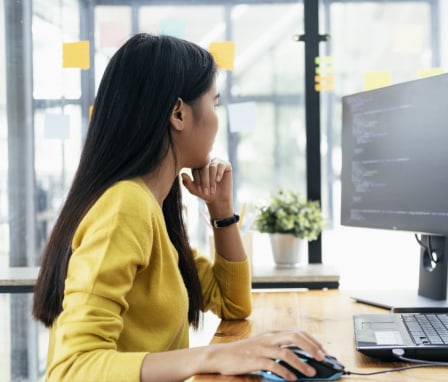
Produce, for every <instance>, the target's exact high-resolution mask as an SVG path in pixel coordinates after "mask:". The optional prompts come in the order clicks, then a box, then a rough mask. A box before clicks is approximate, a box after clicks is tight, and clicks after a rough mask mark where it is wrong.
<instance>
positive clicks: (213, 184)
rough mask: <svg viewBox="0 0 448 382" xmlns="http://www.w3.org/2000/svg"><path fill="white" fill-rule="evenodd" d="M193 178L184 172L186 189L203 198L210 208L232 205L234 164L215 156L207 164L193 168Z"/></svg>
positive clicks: (183, 177) (183, 180)
mask: <svg viewBox="0 0 448 382" xmlns="http://www.w3.org/2000/svg"><path fill="white" fill-rule="evenodd" d="M191 174H192V178H191V177H190V176H189V175H188V174H186V173H182V175H181V176H182V182H183V184H184V186H185V187H186V189H187V190H188V191H189V192H190V193H192V194H193V195H196V196H197V197H199V198H201V199H203V200H204V201H205V202H206V203H207V205H208V207H209V209H210V208H211V207H213V205H216V206H222V207H224V206H225V205H227V207H229V204H230V207H231V206H232V186H233V183H232V166H231V164H230V163H229V162H226V161H224V160H222V159H219V158H213V159H212V160H211V161H210V162H209V163H208V164H207V165H206V166H204V167H202V168H196V169H192V171H191Z"/></svg>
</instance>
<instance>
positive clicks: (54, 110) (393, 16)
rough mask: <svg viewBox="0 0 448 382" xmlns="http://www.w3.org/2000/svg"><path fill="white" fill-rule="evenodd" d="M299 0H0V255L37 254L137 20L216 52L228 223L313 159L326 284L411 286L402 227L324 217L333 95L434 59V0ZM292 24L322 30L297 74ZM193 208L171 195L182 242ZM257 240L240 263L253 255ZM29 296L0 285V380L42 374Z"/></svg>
mask: <svg viewBox="0 0 448 382" xmlns="http://www.w3.org/2000/svg"><path fill="white" fill-rule="evenodd" d="M306 1H308V0H303V1H300V0H299V1H273V0H271V1H263V0H253V1H236V0H216V1H214V0H208V1H188V0H173V1H170V0H166V1H161V0H160V1H151V0H132V1H130V0H129V1H126V0H96V1H95V0H0V26H1V27H0V269H6V268H8V267H33V266H37V265H39V262H40V256H41V253H42V249H43V246H44V244H45V241H46V238H47V236H48V233H49V232H50V230H51V228H52V224H53V222H54V219H55V217H56V216H57V213H58V210H59V208H60V206H61V203H62V202H63V200H64V198H65V195H66V193H67V191H68V188H69V186H70V183H71V180H72V178H73V175H74V172H75V171H76V168H77V163H78V159H79V155H80V152H81V149H82V145H83V139H84V137H85V135H86V131H87V129H88V121H89V113H90V111H91V105H92V104H93V100H94V98H95V92H96V89H97V86H98V83H99V81H100V79H101V76H102V73H103V71H104V69H105V66H106V64H107V63H108V61H109V59H110V58H111V56H112V55H113V54H114V52H115V51H116V50H117V48H118V47H119V46H120V45H121V44H122V43H123V42H124V41H126V40H127V38H128V37H130V36H131V35H133V34H135V33H137V32H149V33H154V34H169V35H174V36H176V37H180V38H184V39H187V40H190V41H193V42H195V43H197V44H199V45H200V46H202V47H204V48H206V49H209V50H210V51H212V50H213V52H214V53H215V54H216V55H217V56H218V55H219V56H220V57H221V58H222V59H223V64H222V66H221V70H220V73H219V77H218V87H219V92H220V93H221V100H220V106H218V113H219V117H220V130H219V133H218V138H217V141H216V144H215V147H214V154H216V155H219V156H221V157H224V158H227V159H229V160H230V161H231V162H232V165H233V167H234V173H235V205H236V207H237V209H238V210H239V211H241V210H242V209H244V210H245V218H244V222H243V226H242V229H243V230H245V231H246V232H249V231H251V229H252V224H251V223H252V222H253V217H254V216H253V214H254V208H253V206H254V205H255V204H256V203H259V202H262V201H263V200H264V199H265V198H266V197H267V195H268V194H269V192H271V191H275V190H276V189H277V188H279V187H283V188H292V189H296V190H299V191H301V192H303V194H304V195H306V192H307V171H309V172H313V171H316V172H317V173H319V171H320V173H321V176H320V181H321V189H322V194H321V205H322V209H323V212H324V215H325V218H326V219H327V220H328V221H329V224H328V226H327V227H326V228H325V230H324V232H323V234H322V261H323V262H324V263H326V264H331V265H334V266H335V267H337V269H338V271H339V273H340V276H341V281H340V287H341V288H344V289H365V288H368V289H372V288H379V287H383V288H387V287H388V286H395V287H396V285H394V283H396V280H395V279H394V277H393V275H394V273H395V272H396V270H397V269H400V270H403V272H402V274H403V279H402V280H400V281H401V283H400V287H403V288H415V287H416V285H417V281H416V278H417V272H418V255H419V247H418V245H417V243H416V242H415V239H414V237H413V234H411V233H399V232H392V233H391V232H382V231H375V230H371V231H367V230H357V229H350V228H347V227H341V226H340V225H339V200H340V194H339V192H340V191H339V190H340V162H341V150H340V133H341V102H340V100H341V96H343V95H347V94H351V93H356V92H360V91H363V90H368V89H373V88H375V87H381V86H386V85H389V84H394V83H399V82H403V81H408V80H413V79H416V78H421V77H424V76H428V75H433V74H438V73H442V72H444V71H446V68H447V66H448V50H447V49H442V47H444V46H446V44H447V41H446V40H447V36H448V30H447V29H448V2H446V1H442V0H408V1H404V0H388V1H387V0H378V1H375V0H370V1H363V0H340V1H336V0H320V1H319V16H318V17H315V18H312V19H307V18H306V17H307V16H308V14H306V12H305V7H304V2H306ZM316 1H317V0H316ZM305 22H306V23H311V24H312V25H314V26H316V27H317V28H318V30H319V33H321V34H322V35H328V38H327V39H326V41H322V42H321V43H320V44H319V54H318V56H316V57H311V59H312V60H314V63H315V70H314V73H312V75H311V74H306V71H305V61H306V59H309V57H307V56H306V52H305V44H304V43H303V42H302V41H298V40H300V37H299V36H300V35H302V34H303V33H304V26H305ZM222 42H227V43H228V44H222ZM307 76H308V77H310V76H311V78H308V80H309V81H314V82H315V85H316V86H315V91H316V92H318V93H319V97H318V98H317V100H316V105H315V106H316V110H319V117H320V142H318V147H320V159H321V164H320V166H319V164H316V163H307V160H306V147H307V138H306V119H305V117H306V115H305V82H306V80H307V78H306V77H307ZM117 155H119V153H117ZM316 166H319V168H318V167H316ZM205 211H206V209H205V206H204V205H202V204H201V203H200V202H198V201H197V200H196V199H195V198H192V197H189V196H188V195H185V212H186V216H187V219H188V230H189V234H190V239H191V242H192V244H193V245H195V246H197V247H199V248H200V249H201V250H203V251H208V236H209V233H210V232H209V230H210V228H209V227H208V225H207V224H206V222H205V220H207V219H206V218H207V217H206V216H205ZM263 240H265V238H264V237H261V238H260V241H258V242H257V243H258V244H257V245H255V246H254V252H253V254H252V258H253V261H254V262H257V261H267V260H266V259H264V258H263V254H262V252H263V246H264V244H263V243H264V241H263ZM366 243H368V244H366ZM385 264H387V267H385ZM380 272H381V273H382V276H381V283H379V281H378V280H379V278H378V275H379V273H380ZM31 298H32V296H31V295H30V294H20V293H19V294H0V338H1V339H2V341H1V342H2V347H1V348H0V381H37V380H39V379H40V378H42V376H43V374H44V372H45V361H46V346H47V332H46V330H45V329H44V328H43V327H41V325H38V324H36V323H35V322H34V321H33V320H32V318H31V316H30V314H29V311H30V304H31Z"/></svg>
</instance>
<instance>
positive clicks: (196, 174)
mask: <svg viewBox="0 0 448 382" xmlns="http://www.w3.org/2000/svg"><path fill="white" fill-rule="evenodd" d="M191 173H192V175H193V181H194V184H195V185H196V187H197V189H198V191H199V192H201V193H202V191H203V190H202V176H201V170H200V169H193V170H192V171H191Z"/></svg>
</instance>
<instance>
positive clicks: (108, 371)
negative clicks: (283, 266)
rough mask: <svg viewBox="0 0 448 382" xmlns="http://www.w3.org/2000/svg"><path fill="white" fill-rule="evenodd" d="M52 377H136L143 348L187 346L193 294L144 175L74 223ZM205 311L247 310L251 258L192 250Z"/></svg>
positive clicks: (230, 315)
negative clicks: (210, 255) (209, 256)
mask: <svg viewBox="0 0 448 382" xmlns="http://www.w3.org/2000/svg"><path fill="white" fill-rule="evenodd" d="M72 248H73V254H72V256H71V258H70V262H69V266H68V273H67V279H66V282H65V292H64V301H63V311H62V313H61V314H60V315H59V317H58V318H57V320H56V321H55V323H54V324H53V326H52V328H51V330H50V343H49V350H48V360H47V380H48V381H58V382H62V381H70V382H78V381H79V382H89V381H95V382H101V381H107V382H115V381H139V380H140V368H141V364H142V361H143V358H144V356H145V354H146V353H147V352H160V351H166V350H172V349H179V348H185V347H188V333H189V331H188V297H187V291H186V289H185V285H184V283H183V280H182V276H181V274H180V271H179V268H178V265H177V262H178V254H177V251H176V250H175V248H174V246H173V245H172V243H171V241H170V239H169V237H168V232H167V230H166V226H165V221H164V218H163V214H162V210H161V208H160V206H159V205H158V203H157V201H156V199H155V198H154V196H153V195H152V194H151V192H150V190H149V189H148V188H147V187H146V185H145V184H144V182H143V181H142V180H141V179H140V178H138V179H134V180H129V181H122V182H119V183H117V184H115V185H114V186H112V187H111V188H109V189H108V190H107V191H106V192H105V193H104V194H103V195H102V196H101V197H100V199H99V200H98V201H97V202H96V203H95V204H94V205H93V206H92V208H91V209H90V210H89V212H88V213H87V214H86V215H85V217H84V218H83V220H82V221H81V223H80V225H79V226H78V228H77V230H76V232H75V235H74V238H73V242H72ZM195 262H196V268H197V270H198V273H199V278H200V280H201V285H202V291H203V296H204V304H205V310H212V311H213V312H214V313H216V314H217V315H218V316H219V317H221V318H224V319H239V318H245V317H247V316H248V315H249V314H250V311H251V302H250V274H249V266H248V261H247V260H246V261H242V262H230V261H227V260H225V259H224V258H222V257H220V256H219V255H216V256H215V262H214V264H212V263H211V262H210V261H209V260H208V259H206V258H204V257H201V256H198V254H197V253H196V252H195Z"/></svg>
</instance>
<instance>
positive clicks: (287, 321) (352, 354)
mask: <svg viewBox="0 0 448 382" xmlns="http://www.w3.org/2000/svg"><path fill="white" fill-rule="evenodd" d="M384 312H387V311H385V310H383V309H379V308H374V307H371V306H368V305H364V304H359V303H356V302H354V301H353V300H352V299H351V298H350V294H348V293H347V292H343V291H340V290H322V291H317V290H313V291H281V292H277V291H275V292H261V291H254V292H253V313H252V315H251V317H250V318H249V319H248V320H244V321H233V322H232V321H222V322H221V323H220V325H219V327H218V329H217V331H216V334H215V336H214V337H213V340H212V343H223V342H231V341H235V340H238V339H241V338H247V337H250V336H253V335H256V334H259V333H262V332H265V331H269V330H277V329H290V328H300V329H303V330H305V331H307V332H309V333H310V334H312V335H313V336H314V337H316V338H317V339H318V340H319V341H320V342H321V343H322V344H323V345H324V347H325V349H326V350H327V352H328V353H329V354H330V355H333V356H335V357H336V358H338V360H339V361H340V362H341V363H342V364H343V365H344V366H345V368H346V370H349V371H352V372H356V371H359V372H369V371H380V370H384V369H388V368H395V367H399V366H404V365H408V364H404V363H400V362H397V363H392V362H390V363H388V362H384V361H379V360H377V359H375V358H370V357H367V356H365V355H363V354H361V353H359V352H357V351H356V349H355V345H354V332H353V321H352V316H353V314H359V313H384ZM210 381H227V382H240V381H241V382H243V381H246V382H249V381H251V382H255V381H267V380H263V379H262V377H260V376H256V375H248V376H221V375H201V376H196V377H194V382H210ZM341 381H347V382H398V381H399V382H418V381H422V382H423V381H424V382H436V381H437V382H442V381H443V382H446V381H448V369H447V368H442V367H434V368H433V367H431V368H422V369H411V370H406V371H401V372H395V373H388V374H379V375H372V376H356V375H350V376H344V377H343V378H342V379H341Z"/></svg>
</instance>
